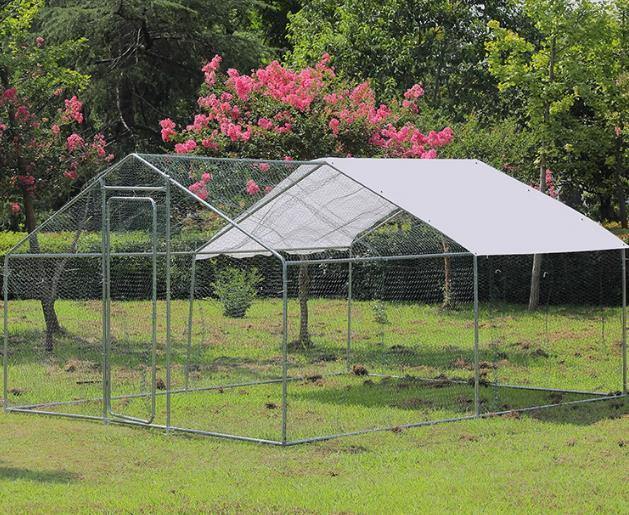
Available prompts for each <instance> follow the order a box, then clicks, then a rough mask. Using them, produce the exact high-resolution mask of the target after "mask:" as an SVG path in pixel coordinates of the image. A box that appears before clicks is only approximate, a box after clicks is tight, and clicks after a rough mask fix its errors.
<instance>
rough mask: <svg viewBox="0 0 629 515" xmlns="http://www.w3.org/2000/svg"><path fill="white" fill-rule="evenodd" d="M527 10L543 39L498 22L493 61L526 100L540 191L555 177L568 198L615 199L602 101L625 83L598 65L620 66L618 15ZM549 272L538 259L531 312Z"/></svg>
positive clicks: (553, 0) (604, 9)
mask: <svg viewBox="0 0 629 515" xmlns="http://www.w3.org/2000/svg"><path fill="white" fill-rule="evenodd" d="M523 5H524V14H525V15H526V16H527V17H528V18H529V19H530V21H531V23H533V24H534V26H535V29H536V31H537V34H538V35H537V37H536V38H530V37H526V35H523V34H519V33H517V32H515V31H513V30H510V29H509V28H505V27H503V26H502V25H501V24H500V22H499V21H497V20H493V21H491V22H490V23H489V28H490V30H491V32H492V39H491V40H490V41H489V42H488V43H487V45H486V46H487V59H488V64H489V71H490V73H491V74H492V75H493V76H494V77H495V78H496V79H497V80H498V87H499V89H500V91H501V92H504V93H507V92H516V94H517V95H518V96H519V97H520V98H521V99H522V102H523V110H524V114H525V117H526V121H527V124H528V126H529V128H530V129H531V130H532V131H533V132H534V133H535V134H536V135H537V137H538V139H539V143H538V151H537V162H538V167H539V179H538V181H539V189H540V190H541V191H545V190H546V187H547V183H548V180H547V179H548V170H549V169H554V170H555V171H556V172H558V178H559V183H560V185H563V186H564V187H565V190H566V194H568V193H570V191H571V190H572V191H577V193H578V196H579V197H581V198H583V193H584V192H585V191H588V190H589V192H594V193H596V192H598V193H600V192H601V190H603V191H609V184H608V183H607V179H608V176H610V173H609V166H608V163H606V159H605V157H606V155H607V153H608V151H609V148H610V142H611V141H612V140H613V135H614V132H613V130H609V129H608V130H604V129H603V128H602V127H601V126H600V123H599V122H600V121H601V120H602V119H603V118H604V116H603V117H602V111H601V109H602V106H603V104H604V103H605V102H604V101H602V100H601V98H600V93H601V87H602V86H603V84H607V85H609V84H610V83H613V84H617V79H615V78H613V77H608V76H607V72H606V71H601V70H600V67H601V63H600V62H598V63H597V62H596V60H597V59H601V58H603V55H605V58H606V59H607V60H608V64H609V60H610V59H616V58H617V57H616V54H615V53H614V52H609V51H606V50H603V49H608V48H610V46H613V47H615V48H617V47H618V44H617V43H614V40H615V39H617V38H618V29H617V30H610V27H611V25H613V22H612V19H613V13H611V12H610V10H609V6H608V5H606V4H599V3H594V2H591V1H590V0H577V1H574V2H566V1H564V0H526V1H525V2H524V4H523ZM596 49H599V50H598V52H597V51H596ZM595 56H598V57H595ZM603 68H605V67H603ZM612 68H614V69H616V68H617V66H612ZM597 77H598V79H597ZM614 95H616V93H614V94H613V95H612V96H614ZM612 104H613V102H612ZM558 168H559V170H557V169H558ZM611 175H612V177H611V179H610V180H612V181H613V180H614V178H613V174H611ZM615 180H616V182H618V177H616V179H615ZM579 190H580V191H579ZM579 200H581V199H579ZM578 203H580V202H578ZM579 207H581V206H579ZM541 265H542V256H541V255H536V256H534V259H533V270H532V274H531V290H530V298H529V308H530V309H536V308H537V307H538V305H539V293H540V292H539V284H540V275H541Z"/></svg>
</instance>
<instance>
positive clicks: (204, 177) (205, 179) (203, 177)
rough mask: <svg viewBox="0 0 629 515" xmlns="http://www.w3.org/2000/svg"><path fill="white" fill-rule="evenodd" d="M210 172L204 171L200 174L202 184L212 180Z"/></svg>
mask: <svg viewBox="0 0 629 515" xmlns="http://www.w3.org/2000/svg"><path fill="white" fill-rule="evenodd" d="M212 178H213V177H212V174H211V173H209V172H204V173H203V174H202V175H201V182H203V183H204V184H207V183H208V182H210V181H211V180H212Z"/></svg>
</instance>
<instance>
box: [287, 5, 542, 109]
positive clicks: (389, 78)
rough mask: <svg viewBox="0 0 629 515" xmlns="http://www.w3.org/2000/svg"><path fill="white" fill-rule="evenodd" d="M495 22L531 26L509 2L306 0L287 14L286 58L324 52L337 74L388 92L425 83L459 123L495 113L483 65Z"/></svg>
mask: <svg viewBox="0 0 629 515" xmlns="http://www.w3.org/2000/svg"><path fill="white" fill-rule="evenodd" d="M492 19H497V20H499V21H500V23H501V24H502V25H504V26H506V27H509V28H512V29H514V30H518V31H522V32H525V33H528V31H529V30H531V27H530V24H528V21H527V20H526V18H524V17H522V15H521V13H520V8H519V7H518V4H517V3H516V2H513V1H512V0H497V1H494V2H484V1H480V0H472V1H467V0H390V1H387V2H382V1H378V0H308V1H306V2H304V7H303V8H302V9H301V10H300V11H299V12H297V13H296V14H294V15H291V16H290V24H289V39H290V41H291V42H292V44H293V45H294V48H293V50H292V51H291V52H290V53H289V55H288V56H287V59H288V61H289V62H291V63H292V64H295V65H299V66H301V65H304V64H305V63H307V62H312V61H313V60H315V59H317V58H318V56H320V55H322V54H323V53H324V52H329V53H330V55H333V56H334V58H335V64H336V68H337V70H338V73H339V74H340V75H341V76H343V77H345V78H349V79H352V80H365V79H367V78H370V79H372V80H373V81H374V86H375V87H376V89H377V90H378V91H380V92H385V93H387V94H389V95H391V94H394V93H396V92H398V91H403V90H405V89H407V88H409V87H411V86H412V85H413V84H414V83H415V82H417V81H418V80H422V81H423V85H424V87H425V89H426V91H427V95H426V101H427V103H428V105H432V106H440V107H441V108H443V109H445V110H447V112H448V113H449V115H450V117H451V119H458V120H461V119H462V118H464V115H465V114H467V113H470V112H472V111H475V112H477V113H487V112H494V113H495V112H496V111H499V109H498V106H499V104H498V101H497V100H498V95H497V88H496V80H495V79H494V78H493V77H492V76H491V75H490V74H489V73H488V71H487V67H486V64H485V62H484V60H485V57H484V43H485V41H486V38H487V35H488V31H487V22H488V21H489V20H492ZM511 107H512V106H511Z"/></svg>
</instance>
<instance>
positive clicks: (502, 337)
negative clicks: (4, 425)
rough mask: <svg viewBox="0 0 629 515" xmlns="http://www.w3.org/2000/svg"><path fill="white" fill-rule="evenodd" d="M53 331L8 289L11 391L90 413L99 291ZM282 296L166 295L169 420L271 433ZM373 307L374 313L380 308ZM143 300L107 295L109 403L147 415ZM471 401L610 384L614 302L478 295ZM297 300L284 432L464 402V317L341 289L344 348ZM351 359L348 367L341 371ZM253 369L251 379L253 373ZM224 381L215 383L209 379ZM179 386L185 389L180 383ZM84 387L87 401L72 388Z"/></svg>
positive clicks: (381, 423) (467, 374) (328, 312)
mask: <svg viewBox="0 0 629 515" xmlns="http://www.w3.org/2000/svg"><path fill="white" fill-rule="evenodd" d="M57 310H58V314H59V319H60V320H61V323H62V324H63V326H64V330H65V333H64V334H63V335H60V336H59V337H57V340H56V346H55V349H54V351H53V352H52V353H50V352H47V351H45V350H44V348H43V343H42V340H43V336H42V333H43V330H44V327H43V322H42V320H41V319H42V317H41V307H40V305H39V303H38V302H37V301H34V300H29V301H18V300H16V301H10V302H9V336H10V338H9V353H8V359H9V381H8V383H9V393H8V401H9V403H10V404H11V405H14V406H15V405H19V406H39V408H38V409H41V410H44V411H55V412H64V413H75V414H82V415H90V416H100V415H101V414H102V364H103V357H102V348H101V330H102V329H101V324H100V319H101V304H100V302H99V301H93V300H81V301H77V300H61V301H58V302H57ZM164 313H165V304H164V303H163V302H160V303H158V307H157V339H158V348H157V353H156V376H157V387H158V390H157V394H158V395H157V397H156V406H155V419H154V422H155V423H157V424H165V423H166V406H165V403H166V399H165V395H164V389H165V386H166V384H165V382H166V381H165V380H166V366H165V363H166V353H165V348H164V331H165V317H164ZM281 313H282V304H281V301H280V300H277V299H259V300H257V301H256V302H255V303H254V304H253V306H252V307H251V309H250V310H249V311H248V313H247V315H246V317H245V318H241V319H234V318H227V317H225V316H224V315H223V313H222V308H221V306H220V304H219V303H218V302H217V301H216V300H212V299H203V300H198V301H196V302H195V304H194V310H193V318H192V320H193V333H192V339H191V340H190V342H188V339H187V322H188V316H189V312H188V303H187V302H186V301H182V300H175V301H173V302H172V356H171V362H172V367H171V370H172V373H171V385H172V389H173V390H175V391H176V392H178V393H175V394H173V395H172V396H171V398H172V401H171V402H172V403H171V424H172V425H174V426H178V427H182V428H190V429H196V430H202V431H213V432H226V433H232V434H238V435H242V436H247V437H256V438H263V439H270V440H278V439H280V436H281V433H280V431H281V399H282V389H281V384H280V383H279V382H278V381H279V378H280V377H281V366H282V352H281V337H282V323H281ZM383 313H385V315H383ZM151 320H152V318H151V303H150V302H147V301H114V302H113V303H112V335H113V343H112V351H111V355H110V363H111V381H112V398H113V401H112V410H113V411H114V412H115V413H118V414H121V415H125V416H132V417H137V418H142V419H146V418H149V416H150V411H151V399H150V398H149V396H147V395H141V394H143V393H146V392H147V391H148V389H149V388H148V387H149V385H150V384H151V379H152V378H151V372H152V367H151V362H152V356H151V352H150V348H151ZM480 321H481V322H480V335H481V341H480V374H481V404H480V409H481V411H482V412H500V411H506V410H511V409H519V408H526V407H530V406H538V405H547V404H557V403H560V402H570V401H576V400H583V399H585V398H588V397H591V396H590V395H589V394H580V393H558V392H552V391H535V390H522V389H514V388H509V387H506V386H504V385H520V386H534V387H543V388H551V389H564V390H576V391H586V392H599V393H610V392H617V391H618V390H619V389H620V388H621V378H622V372H621V363H622V360H621V346H620V310H619V309H617V308H601V307H566V306H561V307H552V306H551V307H549V308H547V309H545V310H541V311H539V312H535V313H530V312H528V311H526V309H524V308H523V307H522V306H515V305H505V304H500V305H498V304H494V305H483V306H482V307H481V311H480ZM298 326H299V309H298V304H297V302H296V301H293V300H291V302H290V303H289V341H290V342H291V350H290V352H289V367H288V373H289V375H290V377H291V381H290V383H289V385H288V420H287V425H288V438H289V439H291V440H293V439H302V438H309V437H316V436H322V435H329V434H334V433H343V432H352V431H359V430H362V429H371V428H382V427H391V426H401V425H406V424H413V423H418V422H425V421H434V420H439V419H451V418H458V417H466V416H470V415H472V414H473V413H474V403H473V399H474V391H473V375H474V370H473V328H474V324H473V315H472V309H471V306H469V305H462V306H459V308H458V309H455V310H443V309H441V308H439V307H437V306H428V305H417V304H413V303H399V302H387V303H382V302H373V301H371V302H367V301H354V303H353V307H352V344H351V354H350V356H351V358H350V361H349V367H348V363H347V361H346V357H347V338H346V335H347V307H346V302H345V301H344V300H340V299H312V300H311V301H310V330H311V337H312V341H313V346H312V347H310V348H303V347H302V346H300V345H298V344H297V343H296V340H297V332H298ZM348 369H349V370H348ZM254 382H262V383H264V384H256V385H253V384H250V383H254ZM218 386H222V387H220V388H219V387H218ZM186 387H187V388H188V389H189V390H190V391H185V390H186ZM82 401H88V402H82Z"/></svg>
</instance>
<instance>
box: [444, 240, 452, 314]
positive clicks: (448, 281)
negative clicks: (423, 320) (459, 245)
mask: <svg viewBox="0 0 629 515" xmlns="http://www.w3.org/2000/svg"><path fill="white" fill-rule="evenodd" d="M441 246H442V248H443V252H444V253H448V252H450V245H448V242H447V241H446V239H445V237H443V236H442V237H441ZM441 307H442V308H444V309H453V308H454V297H453V296H452V262H451V261H450V256H443V302H442V303H441Z"/></svg>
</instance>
